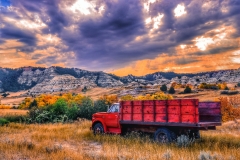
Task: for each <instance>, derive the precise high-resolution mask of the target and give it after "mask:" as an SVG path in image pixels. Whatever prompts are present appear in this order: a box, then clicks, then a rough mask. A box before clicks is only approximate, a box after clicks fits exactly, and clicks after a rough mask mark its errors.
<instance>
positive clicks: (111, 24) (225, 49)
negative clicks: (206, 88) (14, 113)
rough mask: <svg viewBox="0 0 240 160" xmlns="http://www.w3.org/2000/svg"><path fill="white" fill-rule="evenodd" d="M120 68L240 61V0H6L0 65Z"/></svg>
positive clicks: (200, 67)
mask: <svg viewBox="0 0 240 160" xmlns="http://www.w3.org/2000/svg"><path fill="white" fill-rule="evenodd" d="M23 66H39V67H50V66H62V67H69V68H81V69H85V70H90V71H105V72H108V73H113V74H116V75H119V76H124V75H128V74H133V75H138V76H139V75H145V74H148V73H154V72H158V71H161V72H170V71H173V72H176V73H196V72H205V71H213V70H224V69H237V68H239V67H240V0H0V67H8V68H18V67H23Z"/></svg>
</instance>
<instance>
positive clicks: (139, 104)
mask: <svg viewBox="0 0 240 160" xmlns="http://www.w3.org/2000/svg"><path fill="white" fill-rule="evenodd" d="M132 102H133V105H134V106H141V105H142V101H132Z"/></svg>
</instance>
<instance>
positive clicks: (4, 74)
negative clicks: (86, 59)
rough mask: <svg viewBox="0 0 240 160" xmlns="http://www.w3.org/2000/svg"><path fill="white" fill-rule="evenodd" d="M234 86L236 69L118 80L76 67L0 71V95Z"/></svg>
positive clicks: (237, 77)
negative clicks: (151, 87)
mask: <svg viewBox="0 0 240 160" xmlns="http://www.w3.org/2000/svg"><path fill="white" fill-rule="evenodd" d="M173 82H176V83H181V84H192V85H198V84H200V83H221V82H226V83H238V82H240V68H239V69H232V70H222V71H212V72H203V73H197V74H177V73H174V72H157V73H153V74H148V75H145V76H133V75H128V76H125V77H118V76H116V75H113V74H108V73H104V72H91V71H86V70H82V69H78V68H62V67H49V68H39V67H23V68H18V69H8V68H0V92H6V91H19V90H28V92H30V93H33V94H41V93H52V92H59V91H66V90H72V89H76V88H93V87H97V86H98V87H123V86H125V87H138V86H154V85H162V84H167V85H170V84H171V83H173Z"/></svg>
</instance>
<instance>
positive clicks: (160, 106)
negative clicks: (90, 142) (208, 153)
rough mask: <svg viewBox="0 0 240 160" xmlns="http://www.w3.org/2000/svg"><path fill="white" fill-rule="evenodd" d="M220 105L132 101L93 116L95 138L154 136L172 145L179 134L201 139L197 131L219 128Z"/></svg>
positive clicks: (194, 100)
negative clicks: (131, 134)
mask: <svg viewBox="0 0 240 160" xmlns="http://www.w3.org/2000/svg"><path fill="white" fill-rule="evenodd" d="M220 106H221V105H220V102H199V101H198V99H175V100H140V101H139V100H134V101H121V102H120V103H114V104H113V105H112V106H111V107H110V108H109V110H108V111H107V112H98V113H95V114H93V115H92V127H91V129H92V130H93V133H94V134H99V133H114V134H124V133H126V132H130V131H141V132H149V133H154V140H156V141H158V142H161V143H168V142H172V141H173V140H175V139H176V137H177V136H180V135H182V134H184V135H188V136H189V137H191V138H196V139H197V138H200V134H199V130H215V129H216V126H220V125H221V108H220Z"/></svg>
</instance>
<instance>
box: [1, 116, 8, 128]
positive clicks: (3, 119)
mask: <svg viewBox="0 0 240 160" xmlns="http://www.w3.org/2000/svg"><path fill="white" fill-rule="evenodd" d="M8 123H9V121H8V120H6V119H5V118H0V126H4V125H6V124H8Z"/></svg>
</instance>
